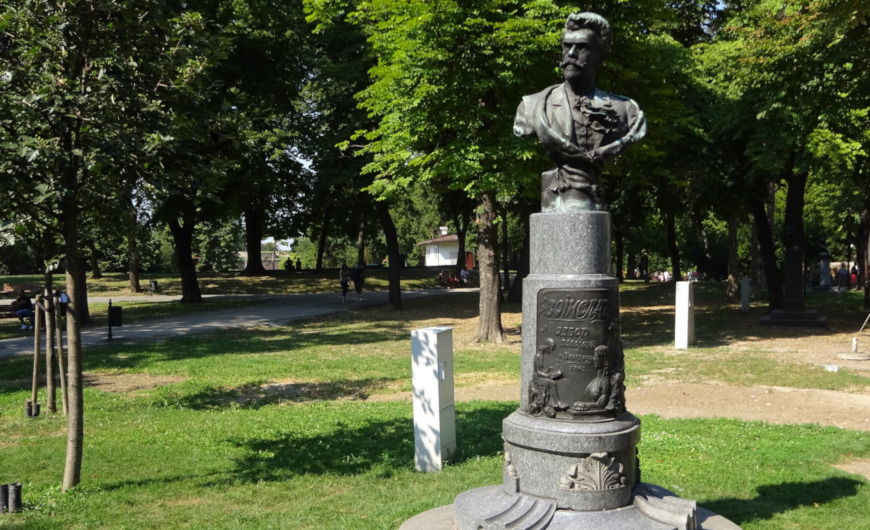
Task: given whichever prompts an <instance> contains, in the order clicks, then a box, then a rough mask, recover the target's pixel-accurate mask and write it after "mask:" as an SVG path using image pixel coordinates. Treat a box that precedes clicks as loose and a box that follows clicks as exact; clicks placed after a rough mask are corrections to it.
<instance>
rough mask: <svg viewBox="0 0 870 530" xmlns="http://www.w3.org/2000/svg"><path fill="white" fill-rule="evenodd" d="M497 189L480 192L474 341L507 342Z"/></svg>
mask: <svg viewBox="0 0 870 530" xmlns="http://www.w3.org/2000/svg"><path fill="white" fill-rule="evenodd" d="M495 217H496V200H495V192H493V191H487V192H484V193H483V194H482V195H481V198H480V208H479V214H478V231H479V236H478V242H479V243H478V247H477V249H478V250H477V257H478V260H479V263H480V323H479V326H478V330H477V336H475V338H474V341H475V342H486V341H490V342H495V343H498V344H503V343H506V342H507V341H508V340H507V335H505V332H504V329H503V328H502V325H501V289H500V285H499V281H498V230H497V229H496V226H495V222H494V221H495Z"/></svg>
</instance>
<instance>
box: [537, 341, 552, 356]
mask: <svg viewBox="0 0 870 530" xmlns="http://www.w3.org/2000/svg"><path fill="white" fill-rule="evenodd" d="M555 349H556V341H554V340H553V339H552V338H550V337H547V338H546V339H544V340H543V344H541V345H540V346H538V353H540V354H542V355H546V354H548V353H552V352H553V350H555Z"/></svg>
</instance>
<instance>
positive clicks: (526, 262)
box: [508, 217, 531, 304]
mask: <svg viewBox="0 0 870 530" xmlns="http://www.w3.org/2000/svg"><path fill="white" fill-rule="evenodd" d="M526 219H528V217H527V218H526ZM530 247H531V235H530V233H529V223H528V222H526V226H525V230H524V235H523V249H522V251H521V252H522V253H521V255H520V265H519V267H517V275H516V276H515V277H514V284H513V285H512V286H511V291H510V293H509V294H508V302H510V303H512V304H521V303H523V280H524V279H525V277H526V276H528V275H529V268H530V266H531V256H530V251H529V249H530Z"/></svg>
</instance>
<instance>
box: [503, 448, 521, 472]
mask: <svg viewBox="0 0 870 530" xmlns="http://www.w3.org/2000/svg"><path fill="white" fill-rule="evenodd" d="M504 468H505V471H506V472H507V474H508V476H509V477H510V478H517V477H518V476H519V475H518V474H517V466H515V465H514V458H513V455H512V454H511V450H510V447H509V446H508V444H504Z"/></svg>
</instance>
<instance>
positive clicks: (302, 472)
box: [0, 285, 870, 530]
mask: <svg viewBox="0 0 870 530" xmlns="http://www.w3.org/2000/svg"><path fill="white" fill-rule="evenodd" d="M715 287H716V286H712V287H710V288H706V287H702V288H700V289H699V291H698V292H697V293H696V303H697V304H698V305H699V308H698V311H699V312H704V319H698V322H699V335H700V337H702V340H701V344H702V347H699V348H696V349H691V350H689V351H687V352H683V353H680V354H679V355H675V354H668V355H663V354H662V351H663V350H664V349H665V348H664V345H665V344H666V343H668V341H669V340H672V329H670V331H669V329H668V327H667V325H664V324H663V325H662V326H658V327H657V326H654V325H653V326H650V327H649V328H643V329H641V330H639V331H638V332H637V333H634V332H632V333H630V334H628V333H627V335H628V336H629V337H630V338H631V339H632V344H631V345H630V347H629V348H628V349H627V351H626V358H627V362H628V367H627V372H628V374H629V381H627V383H628V384H631V378H632V377H641V376H643V375H645V374H649V373H652V372H655V371H659V370H671V372H669V374H668V377H669V378H671V377H673V378H677V379H680V380H685V381H693V380H710V379H712V380H719V381H723V382H728V383H731V384H768V383H769V382H771V381H773V382H775V384H778V385H781V386H792V385H794V386H800V387H808V388H832V389H846V388H854V387H856V386H858V387H864V386H867V385H868V379H867V378H866V377H863V376H861V375H859V374H853V373H849V372H847V371H844V370H841V371H840V372H837V373H830V372H824V371H823V370H819V369H815V370H814V371H812V373H809V372H808V370H810V369H809V368H807V367H806V366H801V365H797V364H788V363H786V364H782V365H778V364H777V363H776V362H775V361H774V360H773V359H772V358H771V357H770V356H769V355H768V353H767V352H765V351H763V350H762V349H759V350H757V351H747V352H741V354H740V355H739V356H735V355H733V353H729V352H728V351H727V348H725V346H724V345H723V344H721V342H725V341H727V337H728V336H738V337H746V336H748V335H751V334H753V333H759V332H769V333H774V334H776V333H786V332H781V331H777V330H773V331H769V330H767V329H766V328H764V329H760V328H757V327H747V326H749V322H750V320H749V319H752V318H754V317H753V315H752V314H750V315H748V316H747V315H743V314H742V313H740V312H739V311H735V310H734V308H733V307H731V306H725V305H723V304H722V303H721V301H719V300H718V294H717V292H716V291H717V290H716V288H715ZM718 287H721V285H720V286H718ZM658 288H659V286H652V287H649V286H643V285H629V286H627V288H626V290H625V291H624V293H623V296H622V305H623V307H626V308H634V307H640V306H644V305H646V306H649V307H651V308H652V310H651V312H650V313H647V314H646V317H647V318H652V319H655V318H661V319H664V317H661V316H660V315H659V313H658V312H657V311H658V310H657V309H655V306H659V305H667V303H668V301H667V297H666V295H665V293H664V290H663V289H662V290H661V291H659V290H658ZM660 296H661V298H662V300H661V301H660V300H659V297H660ZM647 302H648V303H647ZM659 302H661V303H659ZM822 302H824V299H822ZM838 303H839V302H838ZM518 310H519V309H518V308H517V307H516V306H511V305H508V306H507V313H506V314H505V317H504V318H505V321H506V322H516V321H517V320H518V318H519V315H518ZM753 311H758V309H757V308H753ZM627 313H628V312H627ZM126 314H127V313H126V309H125V317H126ZM729 315H730V317H729ZM475 316H476V297H475V296H474V295H473V294H460V295H453V296H450V297H442V298H440V299H435V300H432V299H429V300H425V301H414V302H406V311H404V312H402V313H395V312H392V311H389V310H387V309H385V308H377V309H366V310H362V311H352V312H348V313H344V314H339V315H334V316H330V317H327V318H322V319H310V320H305V321H300V322H296V323H293V324H292V325H290V326H287V327H282V328H260V329H254V330H247V331H244V332H242V331H227V332H221V333H217V334H212V335H206V336H197V337H190V338H177V339H168V340H166V341H163V342H157V343H141V344H134V345H111V346H106V347H101V348H97V349H91V350H88V351H87V352H86V354H85V359H84V362H85V370H86V371H87V372H88V373H90V374H97V375H99V374H102V375H103V376H105V377H107V378H110V379H111V378H113V377H115V378H119V379H121V378H131V379H136V378H141V379H142V380H143V381H147V380H148V379H149V378H155V377H166V376H169V377H172V379H169V380H168V381H169V382H168V384H164V385H162V386H158V387H156V388H150V389H149V388H144V389H136V390H131V391H126V392H108V391H101V390H98V389H97V388H87V389H86V390H85V406H86V412H85V417H86V423H85V432H86V435H85V440H86V441H85V458H84V468H83V470H82V477H83V480H82V484H81V486H80V487H79V488H77V489H76V490H75V491H73V492H71V493H68V494H61V493H60V492H59V489H58V486H59V484H60V482H61V478H62V471H63V461H64V452H65V427H66V426H65V420H64V419H63V418H62V417H61V416H51V415H43V416H42V417H40V418H36V419H29V418H25V417H24V415H23V411H22V408H23V407H22V405H23V401H24V399H26V398H27V397H29V394H30V391H29V381H28V378H29V376H30V370H31V364H30V362H29V360H28V359H26V358H13V359H7V360H0V433H2V439H0V483H7V482H15V481H20V482H22V483H24V501H25V507H26V510H25V511H24V512H23V513H21V514H18V515H8V516H0V526H3V527H5V526H9V527H13V528H14V527H19V526H20V527H27V528H86V527H87V528H90V527H95V526H106V527H111V528H116V527H117V528H133V527H136V528H166V527H169V528H177V527H192V528H240V527H241V528H272V527H275V528H279V527H280V528H299V529H308V528H311V529H313V528H326V529H371V528H378V529H380V528H397V527H398V526H399V525H400V524H401V522H402V521H404V520H406V519H407V518H409V517H411V516H413V515H415V514H417V513H419V512H421V511H424V510H427V509H429V508H433V507H436V506H440V505H443V504H448V503H450V502H452V499H453V497H454V496H455V495H457V494H458V493H461V492H462V491H465V490H467V489H470V488H473V487H477V486H483V485H489V484H494V483H497V482H499V481H500V477H501V473H502V464H503V455H502V453H501V451H502V450H503V448H502V443H501V438H500V434H501V421H502V419H503V418H504V417H505V416H507V415H508V414H510V413H511V412H512V411H513V410H515V408H516V407H517V403H515V402H492V401H478V402H471V403H458V404H457V432H458V438H459V452H458V454H457V456H456V459H455V461H454V462H453V463H452V464H451V465H449V466H447V467H446V468H445V469H444V470H443V471H442V472H440V473H437V474H420V473H416V472H415V471H414V470H413V426H412V411H411V404H410V403H409V402H406V401H373V400H366V399H365V398H367V397H369V396H372V395H376V394H391V393H395V392H399V391H407V390H410V375H411V365H410V359H409V351H410V344H409V343H410V341H409V333H410V331H411V330H413V329H417V328H420V327H426V326H432V325H449V326H453V327H454V343H455V344H456V350H455V372H456V377H457V384H459V385H462V384H465V383H467V382H468V381H474V380H479V378H480V377H485V378H491V379H508V380H509V379H512V378H513V379H515V378H516V377H517V374H518V372H519V343H517V342H514V343H513V344H509V345H505V346H491V345H489V346H477V345H473V344H470V343H469V342H468V340H467V339H468V337H470V335H472V334H473V331H474V327H475ZM756 316H757V315H756ZM644 318H645V317H643V316H641V315H637V316H631V317H627V318H626V319H625V320H624V322H623V326H624V329H625V330H626V331H627V330H628V329H629V326H630V325H635V324H640V323H641V322H642V321H643V320H644ZM671 318H672V317H671ZM696 318H697V315H696ZM632 319H634V320H632ZM731 319H736V320H737V322H736V323H735V322H732V321H731ZM742 319H746V320H745V322H743V320H742ZM756 321H757V318H756ZM663 322H664V320H662V323H663ZM702 322H705V323H704V324H703V325H701V323H702ZM710 322H712V324H709V323H710ZM741 322H743V324H741ZM671 325H672V324H671ZM710 326H712V327H713V329H711V328H710ZM726 328H727V329H726ZM669 333H671V335H670V337H669V335H668V334H669ZM723 333H724V334H725V335H722V334H723ZM723 337H724V338H723ZM476 378H478V379H476ZM272 382H277V383H282V384H286V383H293V384H294V385H295V387H294V388H295V389H296V391H295V392H291V393H282V392H268V391H263V389H261V388H260V385H262V384H264V383H272ZM43 392H44V390H43ZM40 401H41V402H43V403H44V398H42V397H41V398H40ZM642 420H643V434H642V437H641V444H640V446H639V450H640V458H641V467H642V472H643V480H645V481H648V482H652V483H656V484H659V485H661V486H664V487H667V488H670V489H673V490H675V491H676V492H677V493H679V494H680V495H682V496H684V497H686V498H691V499H696V500H698V502H699V504H700V505H701V506H703V507H705V508H707V509H711V510H713V511H714V512H717V513H720V514H722V515H724V516H726V517H728V518H729V519H731V520H733V521H734V522H736V523H738V524H740V525H741V526H742V527H743V528H746V529H750V530H751V529H767V528H831V529H834V528H837V529H839V528H857V529H861V528H870V521H868V520H867V517H866V507H867V505H868V503H870V485H868V483H867V481H866V480H865V479H863V478H861V477H858V476H854V475H849V474H847V473H844V472H842V471H839V470H838V469H836V468H834V467H832V465H833V464H837V463H840V462H845V461H850V460H854V459H858V458H864V459H867V458H870V443H868V435H867V433H864V432H855V431H848V430H842V429H836V428H823V427H818V426H813V425H786V426H780V425H768V424H764V423H759V422H745V421H738V420H726V419H693V420H666V419H662V418H658V417H656V416H645V417H642Z"/></svg>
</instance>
